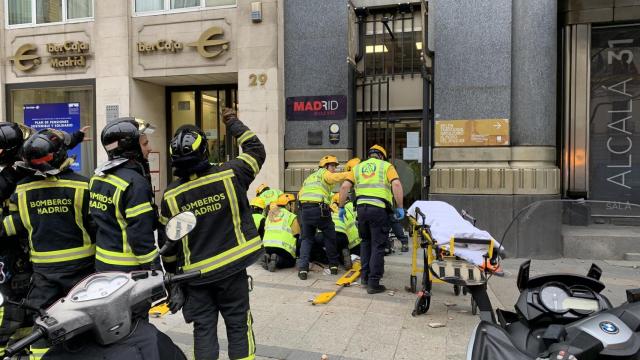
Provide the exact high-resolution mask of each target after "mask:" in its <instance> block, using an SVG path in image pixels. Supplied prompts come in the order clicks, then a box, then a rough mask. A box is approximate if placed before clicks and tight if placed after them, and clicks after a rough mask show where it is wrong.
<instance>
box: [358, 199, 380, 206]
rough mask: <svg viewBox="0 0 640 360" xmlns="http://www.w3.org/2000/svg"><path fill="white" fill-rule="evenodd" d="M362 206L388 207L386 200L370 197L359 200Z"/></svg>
mask: <svg viewBox="0 0 640 360" xmlns="http://www.w3.org/2000/svg"><path fill="white" fill-rule="evenodd" d="M361 204H369V205H376V206H382V207H385V206H387V204H386V203H385V202H384V200H380V199H376V198H370V197H364V198H361V199H358V205H361Z"/></svg>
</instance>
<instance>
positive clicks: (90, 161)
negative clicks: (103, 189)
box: [7, 84, 100, 176]
mask: <svg viewBox="0 0 640 360" xmlns="http://www.w3.org/2000/svg"><path fill="white" fill-rule="evenodd" d="M14 86H15V87H14ZM7 90H8V93H9V96H10V101H9V105H8V114H9V119H10V120H11V121H12V122H16V123H20V124H24V125H27V126H30V127H32V128H34V129H36V130H39V129H42V128H48V127H52V128H57V129H59V130H64V131H67V132H69V133H71V132H74V131H77V130H80V129H81V128H82V127H84V126H90V130H89V132H88V134H87V135H86V138H89V139H94V140H93V141H84V142H82V143H81V144H80V145H78V146H76V148H74V149H72V150H70V151H69V154H70V155H73V156H75V159H76V162H75V163H74V164H73V165H72V169H73V170H74V171H76V172H78V173H80V174H82V175H84V176H91V174H92V173H93V170H94V169H95V146H96V141H95V139H96V137H95V135H92V134H95V133H96V132H97V131H99V130H100V129H96V128H95V120H94V119H95V101H94V99H95V95H94V86H93V85H75V84H74V85H72V86H56V87H33V88H24V85H20V86H19V87H17V86H16V85H9V86H8V87H7Z"/></svg>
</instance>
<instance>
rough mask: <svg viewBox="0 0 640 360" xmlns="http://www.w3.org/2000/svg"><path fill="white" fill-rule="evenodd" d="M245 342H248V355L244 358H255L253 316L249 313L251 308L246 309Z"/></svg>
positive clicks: (248, 359) (249, 359)
mask: <svg viewBox="0 0 640 360" xmlns="http://www.w3.org/2000/svg"><path fill="white" fill-rule="evenodd" d="M247 342H248V343H249V356H247V357H246V358H245V359H246V360H251V359H255V357H256V356H255V353H256V339H255V337H254V336H253V316H252V315H251V310H247ZM239 360H243V359H239Z"/></svg>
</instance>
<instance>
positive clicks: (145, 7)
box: [135, 0, 237, 15]
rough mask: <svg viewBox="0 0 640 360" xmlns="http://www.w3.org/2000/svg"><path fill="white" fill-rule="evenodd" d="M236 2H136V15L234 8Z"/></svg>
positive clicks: (160, 0) (152, 0) (142, 0)
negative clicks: (211, 8)
mask: <svg viewBox="0 0 640 360" xmlns="http://www.w3.org/2000/svg"><path fill="white" fill-rule="evenodd" d="M236 5H237V0H136V1H135V12H136V14H138V15H156V14H162V13H170V12H173V11H189V10H202V9H205V8H210V7H229V6H236Z"/></svg>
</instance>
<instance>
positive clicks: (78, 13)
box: [5, 0, 93, 26]
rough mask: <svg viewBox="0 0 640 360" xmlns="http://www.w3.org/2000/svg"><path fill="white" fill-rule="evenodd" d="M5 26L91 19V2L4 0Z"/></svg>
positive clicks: (91, 0) (76, 0)
mask: <svg viewBox="0 0 640 360" xmlns="http://www.w3.org/2000/svg"><path fill="white" fill-rule="evenodd" d="M5 6H6V9H8V11H7V24H8V25H9V26H25V25H26V26H29V25H38V24H54V23H62V22H67V21H71V22H72V21H77V20H88V19H92V18H93V0H5Z"/></svg>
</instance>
